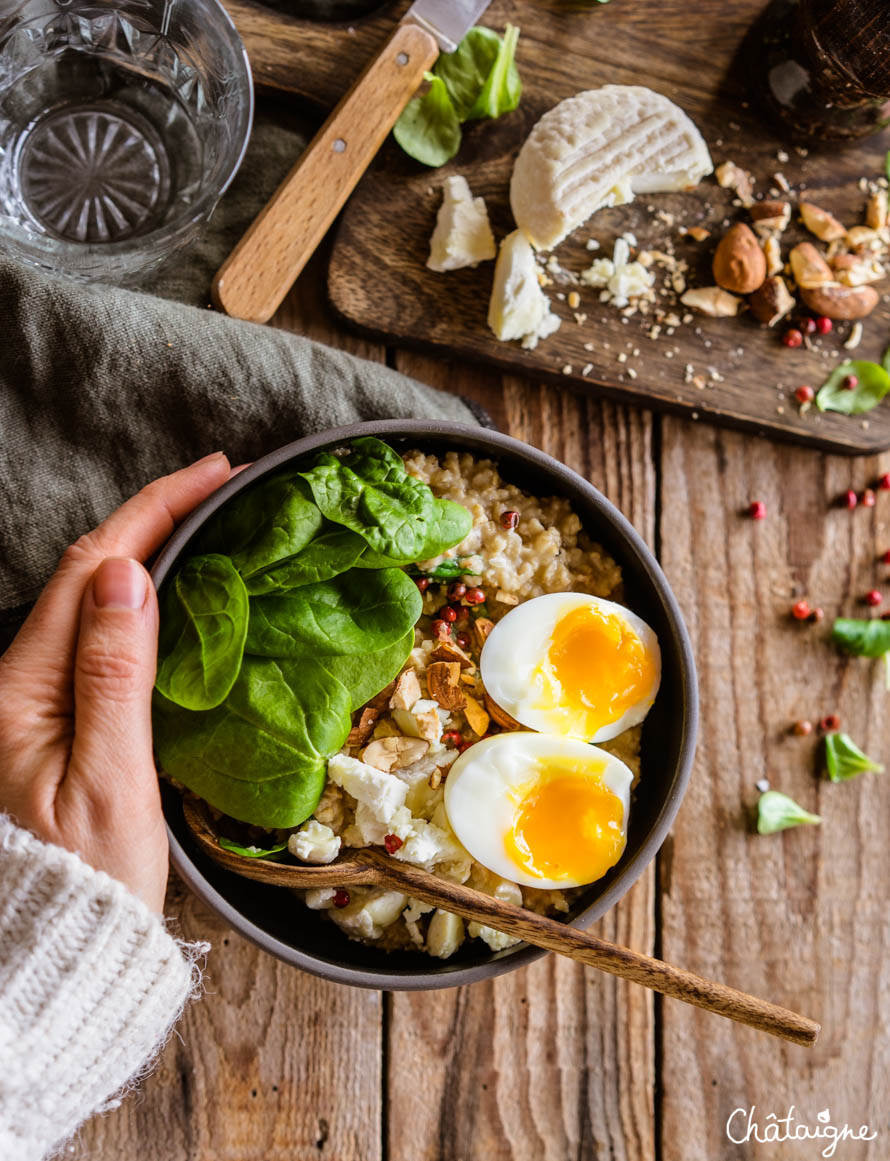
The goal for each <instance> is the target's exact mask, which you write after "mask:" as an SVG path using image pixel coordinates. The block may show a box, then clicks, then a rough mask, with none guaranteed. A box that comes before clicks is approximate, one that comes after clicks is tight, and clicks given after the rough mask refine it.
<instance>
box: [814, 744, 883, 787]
mask: <svg viewBox="0 0 890 1161" xmlns="http://www.w3.org/2000/svg"><path fill="white" fill-rule="evenodd" d="M825 769H826V770H827V771H828V777H829V778H830V779H831V781H832V782H846V781H847V780H848V779H850V778H855V777H856V775H857V774H865V773H869V772H874V773H877V774H880V773H882V771H883V769H884V767H883V766H882V765H881V764H880V763H879V762H875V761H873V760H872V759H871V758H869V756H868V754H865V753H863V752H862V750H860V749H859V747H858V746H857V745H856V743H855V742H854V741H853V739H852V738H851V737H850V735H849V734H828V735H827V736H826V738H825Z"/></svg>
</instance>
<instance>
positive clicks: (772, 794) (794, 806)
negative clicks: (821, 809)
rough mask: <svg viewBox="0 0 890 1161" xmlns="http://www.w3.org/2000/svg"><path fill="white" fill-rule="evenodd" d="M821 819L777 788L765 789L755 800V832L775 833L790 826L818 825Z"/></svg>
mask: <svg viewBox="0 0 890 1161" xmlns="http://www.w3.org/2000/svg"><path fill="white" fill-rule="evenodd" d="M821 821H822V819H821V818H820V817H819V815H818V814H810V812H809V811H808V810H804V808H803V807H802V806H800V805H799V804H798V803H796V802H795V801H794V799H793V798H789V797H788V795H787V794H782V793H781V791H779V790H766V791H764V793H763V794H761V796H760V798H759V800H758V802H757V833H758V834H775V833H776V831H780V830H788V828H789V827H792V826H818V825H819V823H820V822H821Z"/></svg>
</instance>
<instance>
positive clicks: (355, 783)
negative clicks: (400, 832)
mask: <svg viewBox="0 0 890 1161" xmlns="http://www.w3.org/2000/svg"><path fill="white" fill-rule="evenodd" d="M328 777H329V778H330V780H331V781H332V782H333V783H334V784H335V785H336V786H341V787H342V788H343V789H344V790H345V791H346V793H347V794H351V795H352V797H353V798H355V799H357V801H358V802H360V803H364V804H365V805H366V806H367V807H368V808H369V810H371V811H372V812H373V814H374V817H375V818H378V819H379V820H380V821H381V822H389V820H390V819H391V818H392V817H393V815H394V814H395V812H396V811H397V810H398V808H399V807H400V806H404V804H405V799H406V798H407V796H408V787H407V786H406V785H405V783H404V782H402V780H401V779H400V778H396V777H395V775H393V774H386V773H384V771H382V770H375V768H374V767H373V766H368V765H367V764H366V763H365V762H360V761H359V760H358V758H350V757H349V755H348V754H335V755H334V756H333V758H331V759H330V761H329V762H328Z"/></svg>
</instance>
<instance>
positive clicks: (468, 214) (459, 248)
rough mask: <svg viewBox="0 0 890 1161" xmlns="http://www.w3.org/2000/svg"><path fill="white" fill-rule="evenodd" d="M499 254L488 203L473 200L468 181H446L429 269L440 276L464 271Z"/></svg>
mask: <svg viewBox="0 0 890 1161" xmlns="http://www.w3.org/2000/svg"><path fill="white" fill-rule="evenodd" d="M496 252H497V248H496V246H495V244H494V235H493V234H492V232H491V226H490V225H489V224H488V211H487V210H486V208H485V201H484V200H483V199H482V198H474V197H473V194H472V193H471V191H470V187H469V185H468V184H467V179H466V178H465V177H461V176H460V175H456V176H454V177H446V178H445V181H444V183H443V185H442V204H441V206H439V214H438V217H437V218H436V228H435V230H434V231H433V236H432V238H430V256H429V258H428V259H427V266H428V267H429V269H430V270H435V271H437V272H441V271H445V270H460V269H461V268H462V267H464V266H477V265H478V264H479V263H480V262H485V261H487V260H488V259H489V258H494V256H495V254H496Z"/></svg>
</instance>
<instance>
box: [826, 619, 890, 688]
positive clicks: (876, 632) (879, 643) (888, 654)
mask: <svg viewBox="0 0 890 1161" xmlns="http://www.w3.org/2000/svg"><path fill="white" fill-rule="evenodd" d="M831 636H832V639H833V640H834V642H835V644H836V645H839V646H840V647H841V648H842V649H845V650H846V651H847V652H848V653H852V654H854V656H856V657H883V658H884V665H885V672H886V680H887V686H888V688H890V621H878V620H862V619H860V618H857V617H838V619H837V620H836V621H835V623H834V625H833V626H832V629H831Z"/></svg>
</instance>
